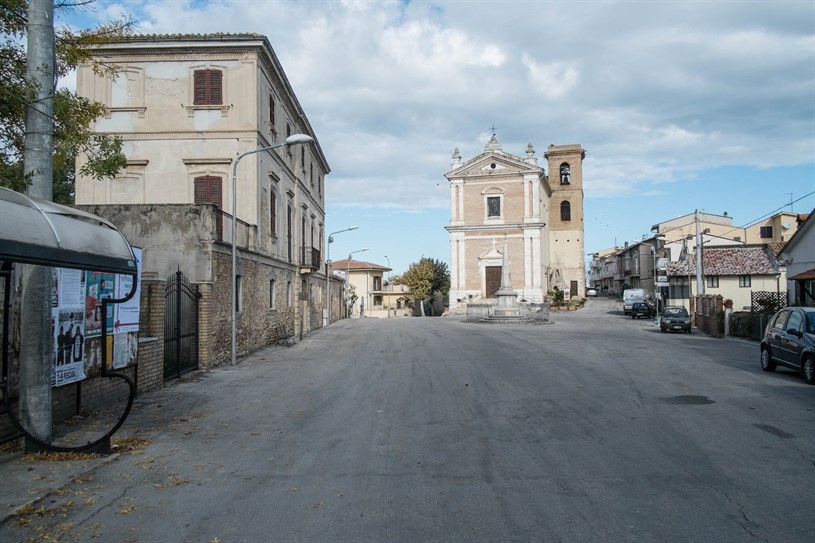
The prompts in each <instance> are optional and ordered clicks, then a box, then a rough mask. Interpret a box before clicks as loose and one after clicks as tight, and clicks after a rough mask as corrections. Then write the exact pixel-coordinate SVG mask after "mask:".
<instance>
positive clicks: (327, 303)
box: [323, 224, 359, 326]
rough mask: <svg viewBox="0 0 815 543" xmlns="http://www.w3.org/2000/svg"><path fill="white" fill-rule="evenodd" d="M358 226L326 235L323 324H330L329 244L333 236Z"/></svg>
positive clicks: (332, 240)
mask: <svg viewBox="0 0 815 543" xmlns="http://www.w3.org/2000/svg"><path fill="white" fill-rule="evenodd" d="M357 228H359V226H357V225H355V224H354V225H351V226H349V227H348V228H344V229H342V230H337V231H336V232H332V233H331V234H329V235H328V243H327V244H326V250H325V251H326V254H325V319H323V320H324V321H325V326H328V325H329V324H331V291H330V290H329V283H328V278H329V277H331V244H332V243H334V236H336V235H337V234H340V233H342V232H348V231H350V230H356V229H357Z"/></svg>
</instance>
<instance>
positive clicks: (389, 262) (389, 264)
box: [385, 255, 393, 318]
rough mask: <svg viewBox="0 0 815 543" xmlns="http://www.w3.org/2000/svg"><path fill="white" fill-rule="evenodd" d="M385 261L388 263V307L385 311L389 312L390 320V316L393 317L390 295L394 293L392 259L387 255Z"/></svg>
mask: <svg viewBox="0 0 815 543" xmlns="http://www.w3.org/2000/svg"><path fill="white" fill-rule="evenodd" d="M385 260H387V261H388V306H387V307H386V308H385V311H387V312H388V313H387V315H388V318H390V316H391V296H390V293H391V292H393V289H392V288H391V259H390V258H388V255H385Z"/></svg>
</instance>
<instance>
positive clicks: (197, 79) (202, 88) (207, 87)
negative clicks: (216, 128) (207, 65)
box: [192, 70, 223, 106]
mask: <svg viewBox="0 0 815 543" xmlns="http://www.w3.org/2000/svg"><path fill="white" fill-rule="evenodd" d="M193 87H194V90H193V101H192V103H193V104H194V105H197V106H198V105H201V106H206V105H221V104H223V73H222V72H221V70H195V72H193Z"/></svg>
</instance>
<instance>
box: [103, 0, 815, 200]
mask: <svg viewBox="0 0 815 543" xmlns="http://www.w3.org/2000/svg"><path fill="white" fill-rule="evenodd" d="M97 8H98V14H99V16H100V18H105V17H116V16H118V15H119V14H120V13H122V12H131V13H133V14H134V15H135V18H136V19H138V20H139V21H141V23H140V24H141V31H142V32H144V33H208V32H256V33H260V34H264V35H266V36H268V38H269V41H270V42H271V44H272V46H273V47H274V48H275V51H276V53H277V55H278V57H279V58H280V59H281V62H282V64H283V68H284V69H285V71H286V74H287V76H288V77H289V79H290V81H291V83H292V86H293V88H294V90H295V92H296V93H297V96H298V99H299V100H300V102H301V104H302V105H303V108H304V110H305V112H306V114H307V116H308V118H309V120H310V122H311V123H312V125H313V126H314V128H315V131H316V133H317V136H318V138H319V140H320V144H321V146H322V147H323V149H324V151H325V153H326V156H327V158H328V160H329V163H330V164H331V166H332V169H333V171H332V173H331V175H330V176H329V178H328V179H327V194H328V196H329V204H328V205H329V206H330V205H340V204H341V205H352V204H358V205H367V206H370V205H381V206H382V207H383V208H391V209H392V208H410V207H411V206H413V207H414V208H417V209H418V208H421V207H423V206H428V205H430V206H436V207H444V206H447V205H448V203H447V198H448V194H447V192H446V190H440V191H437V190H436V184H437V183H441V186H442V188H445V189H446V181H445V180H444V178H443V174H444V173H445V171H446V170H447V168H448V166H449V164H450V154H451V153H452V150H453V148H454V147H459V148H460V149H461V152H462V155H464V158H470V157H472V156H473V155H475V154H478V153H480V152H481V151H482V150H483V145H484V142H483V140H482V139H481V138H482V137H483V136H484V134H485V133H486V132H487V130H488V128H489V127H490V126H491V125H493V124H495V125H496V126H497V134H498V138H499V140H500V141H501V142H502V144H503V145H504V149H505V150H507V151H508V152H511V153H515V154H520V155H523V152H524V150H525V148H526V144H527V143H530V142H531V143H532V144H533V145H534V146H535V148H536V149H538V150H539V156H541V154H542V153H541V151H542V150H543V149H544V148H545V146H546V145H548V144H550V143H555V144H561V143H580V144H582V145H583V146H584V147H585V148H586V149H588V150H589V155H588V159H587V161H586V163H585V173H586V179H587V182H586V186H585V190H586V194H587V196H591V197H594V196H603V197H612V196H614V195H620V194H626V193H631V192H632V191H637V190H643V191H653V190H655V189H654V187H655V186H656V185H659V186H660V187H666V186H668V185H669V184H672V183H677V182H680V181H683V180H687V179H690V178H692V177H693V176H694V175H695V174H696V173H697V172H699V171H702V170H706V169H712V168H717V167H721V166H727V165H745V166H760V167H768V168H769V167H773V166H781V165H791V164H808V163H813V162H815V156H814V155H815V23H814V22H813V21H815V7H813V6H812V4H811V3H806V2H774V3H772V4H770V3H758V2H749V1H745V2H706V3H684V2H659V3H647V2H646V3H643V2H580V3H576V2H511V1H510V2H500V3H498V2H463V1H444V0H440V1H438V2H432V3H430V2H425V1H419V0H414V1H412V2H401V1H386V2H369V1H363V0H343V1H341V2H296V1H292V0H277V1H269V2H263V1H237V0H235V1H230V0H215V1H205V0H201V1H187V2H176V1H155V0H154V1H148V2H146V3H144V2H137V1H135V0H133V1H127V2H106V1H104V0H99V1H98V2H97ZM541 158H542V157H541ZM541 163H543V160H541ZM351 189H353V190H351ZM660 190H661V189H660ZM352 194H359V195H362V196H361V197H360V198H359V199H358V200H354V199H353V198H352V196H351V195H352ZM372 203H373V204H372Z"/></svg>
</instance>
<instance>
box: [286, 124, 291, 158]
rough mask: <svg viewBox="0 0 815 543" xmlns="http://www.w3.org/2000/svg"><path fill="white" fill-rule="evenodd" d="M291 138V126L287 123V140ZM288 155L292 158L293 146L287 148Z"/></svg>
mask: <svg viewBox="0 0 815 543" xmlns="http://www.w3.org/2000/svg"><path fill="white" fill-rule="evenodd" d="M290 136H291V125H290V124H289V123H286V139H287V140H288V139H289V137H290ZM286 153H288V155H289V157H291V145H287V146H286Z"/></svg>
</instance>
